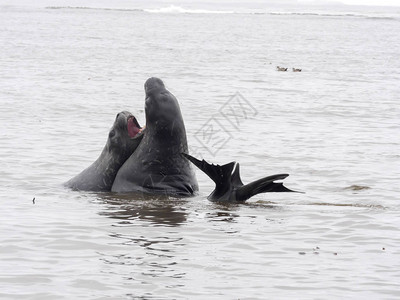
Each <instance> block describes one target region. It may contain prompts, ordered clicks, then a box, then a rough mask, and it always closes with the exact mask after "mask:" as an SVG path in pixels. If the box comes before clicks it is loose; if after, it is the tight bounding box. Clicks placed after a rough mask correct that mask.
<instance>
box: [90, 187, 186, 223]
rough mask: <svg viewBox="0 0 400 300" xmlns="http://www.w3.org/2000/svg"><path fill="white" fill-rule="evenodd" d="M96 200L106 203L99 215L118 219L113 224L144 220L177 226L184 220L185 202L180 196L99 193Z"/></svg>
mask: <svg viewBox="0 0 400 300" xmlns="http://www.w3.org/2000/svg"><path fill="white" fill-rule="evenodd" d="M98 200H100V201H102V202H103V203H104V204H106V209H105V210H104V211H102V212H100V213H99V214H100V215H103V216H107V217H109V218H113V219H118V220H120V221H119V222H118V223H117V224H116V225H114V226H124V225H129V224H131V223H132V222H134V221H135V220H144V221H148V222H150V224H151V225H154V226H179V225H181V224H183V223H185V222H186V220H187V213H186V212H185V209H184V208H183V205H184V204H185V203H186V200H185V199H182V198H171V197H166V196H144V195H135V196H134V197H133V196H132V195H114V194H99V197H98Z"/></svg>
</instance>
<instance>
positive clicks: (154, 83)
mask: <svg viewBox="0 0 400 300" xmlns="http://www.w3.org/2000/svg"><path fill="white" fill-rule="evenodd" d="M160 88H165V86H164V82H162V80H161V79H160V78H157V77H150V78H149V79H147V80H146V82H145V84H144V90H145V91H146V93H149V92H150V91H152V90H156V89H160Z"/></svg>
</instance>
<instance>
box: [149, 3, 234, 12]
mask: <svg viewBox="0 0 400 300" xmlns="http://www.w3.org/2000/svg"><path fill="white" fill-rule="evenodd" d="M144 11H145V12H149V13H160V14H232V13H234V11H232V10H208V9H187V8H183V7H180V6H176V5H170V6H168V7H162V8H155V9H144Z"/></svg>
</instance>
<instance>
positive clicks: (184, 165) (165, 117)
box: [112, 77, 198, 196]
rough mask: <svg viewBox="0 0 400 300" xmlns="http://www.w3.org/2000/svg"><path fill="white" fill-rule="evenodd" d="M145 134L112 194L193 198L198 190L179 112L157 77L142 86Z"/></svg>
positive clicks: (113, 187)
mask: <svg viewBox="0 0 400 300" xmlns="http://www.w3.org/2000/svg"><path fill="white" fill-rule="evenodd" d="M144 87H145V92H146V102H145V112H146V132H145V134H144V137H143V140H142V142H141V143H140V145H139V146H138V148H137V149H136V151H135V152H134V153H133V154H132V155H131V157H129V159H128V160H127V161H126V162H125V163H124V165H123V166H122V167H121V168H120V170H119V171H118V174H117V176H116V178H115V181H114V184H113V186H112V191H113V192H118V193H128V192H132V193H136V192H139V193H144V194H165V195H171V196H192V195H193V194H194V192H195V191H197V190H198V184H197V180H196V177H195V173H194V170H193V168H192V166H191V164H190V162H189V161H188V160H186V159H185V158H184V157H183V156H182V155H181V153H182V152H184V153H188V145H187V139H186V130H185V125H184V122H183V118H182V114H181V110H180V108H179V104H178V101H177V100H176V98H175V96H174V95H172V94H171V93H170V92H169V91H168V90H167V89H166V88H165V86H164V83H163V82H162V81H161V80H160V79H158V78H154V77H152V78H149V79H148V80H147V81H146V83H145V86H144Z"/></svg>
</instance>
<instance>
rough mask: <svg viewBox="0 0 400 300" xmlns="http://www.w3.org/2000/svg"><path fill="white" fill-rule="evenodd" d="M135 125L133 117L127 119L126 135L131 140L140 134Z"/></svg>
mask: <svg viewBox="0 0 400 300" xmlns="http://www.w3.org/2000/svg"><path fill="white" fill-rule="evenodd" d="M136 123H137V122H135V119H134V117H130V118H129V119H128V134H129V136H130V137H131V138H134V137H135V136H136V135H137V134H138V133H139V132H140V129H141V128H139V127H138V126H137V124H136Z"/></svg>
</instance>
